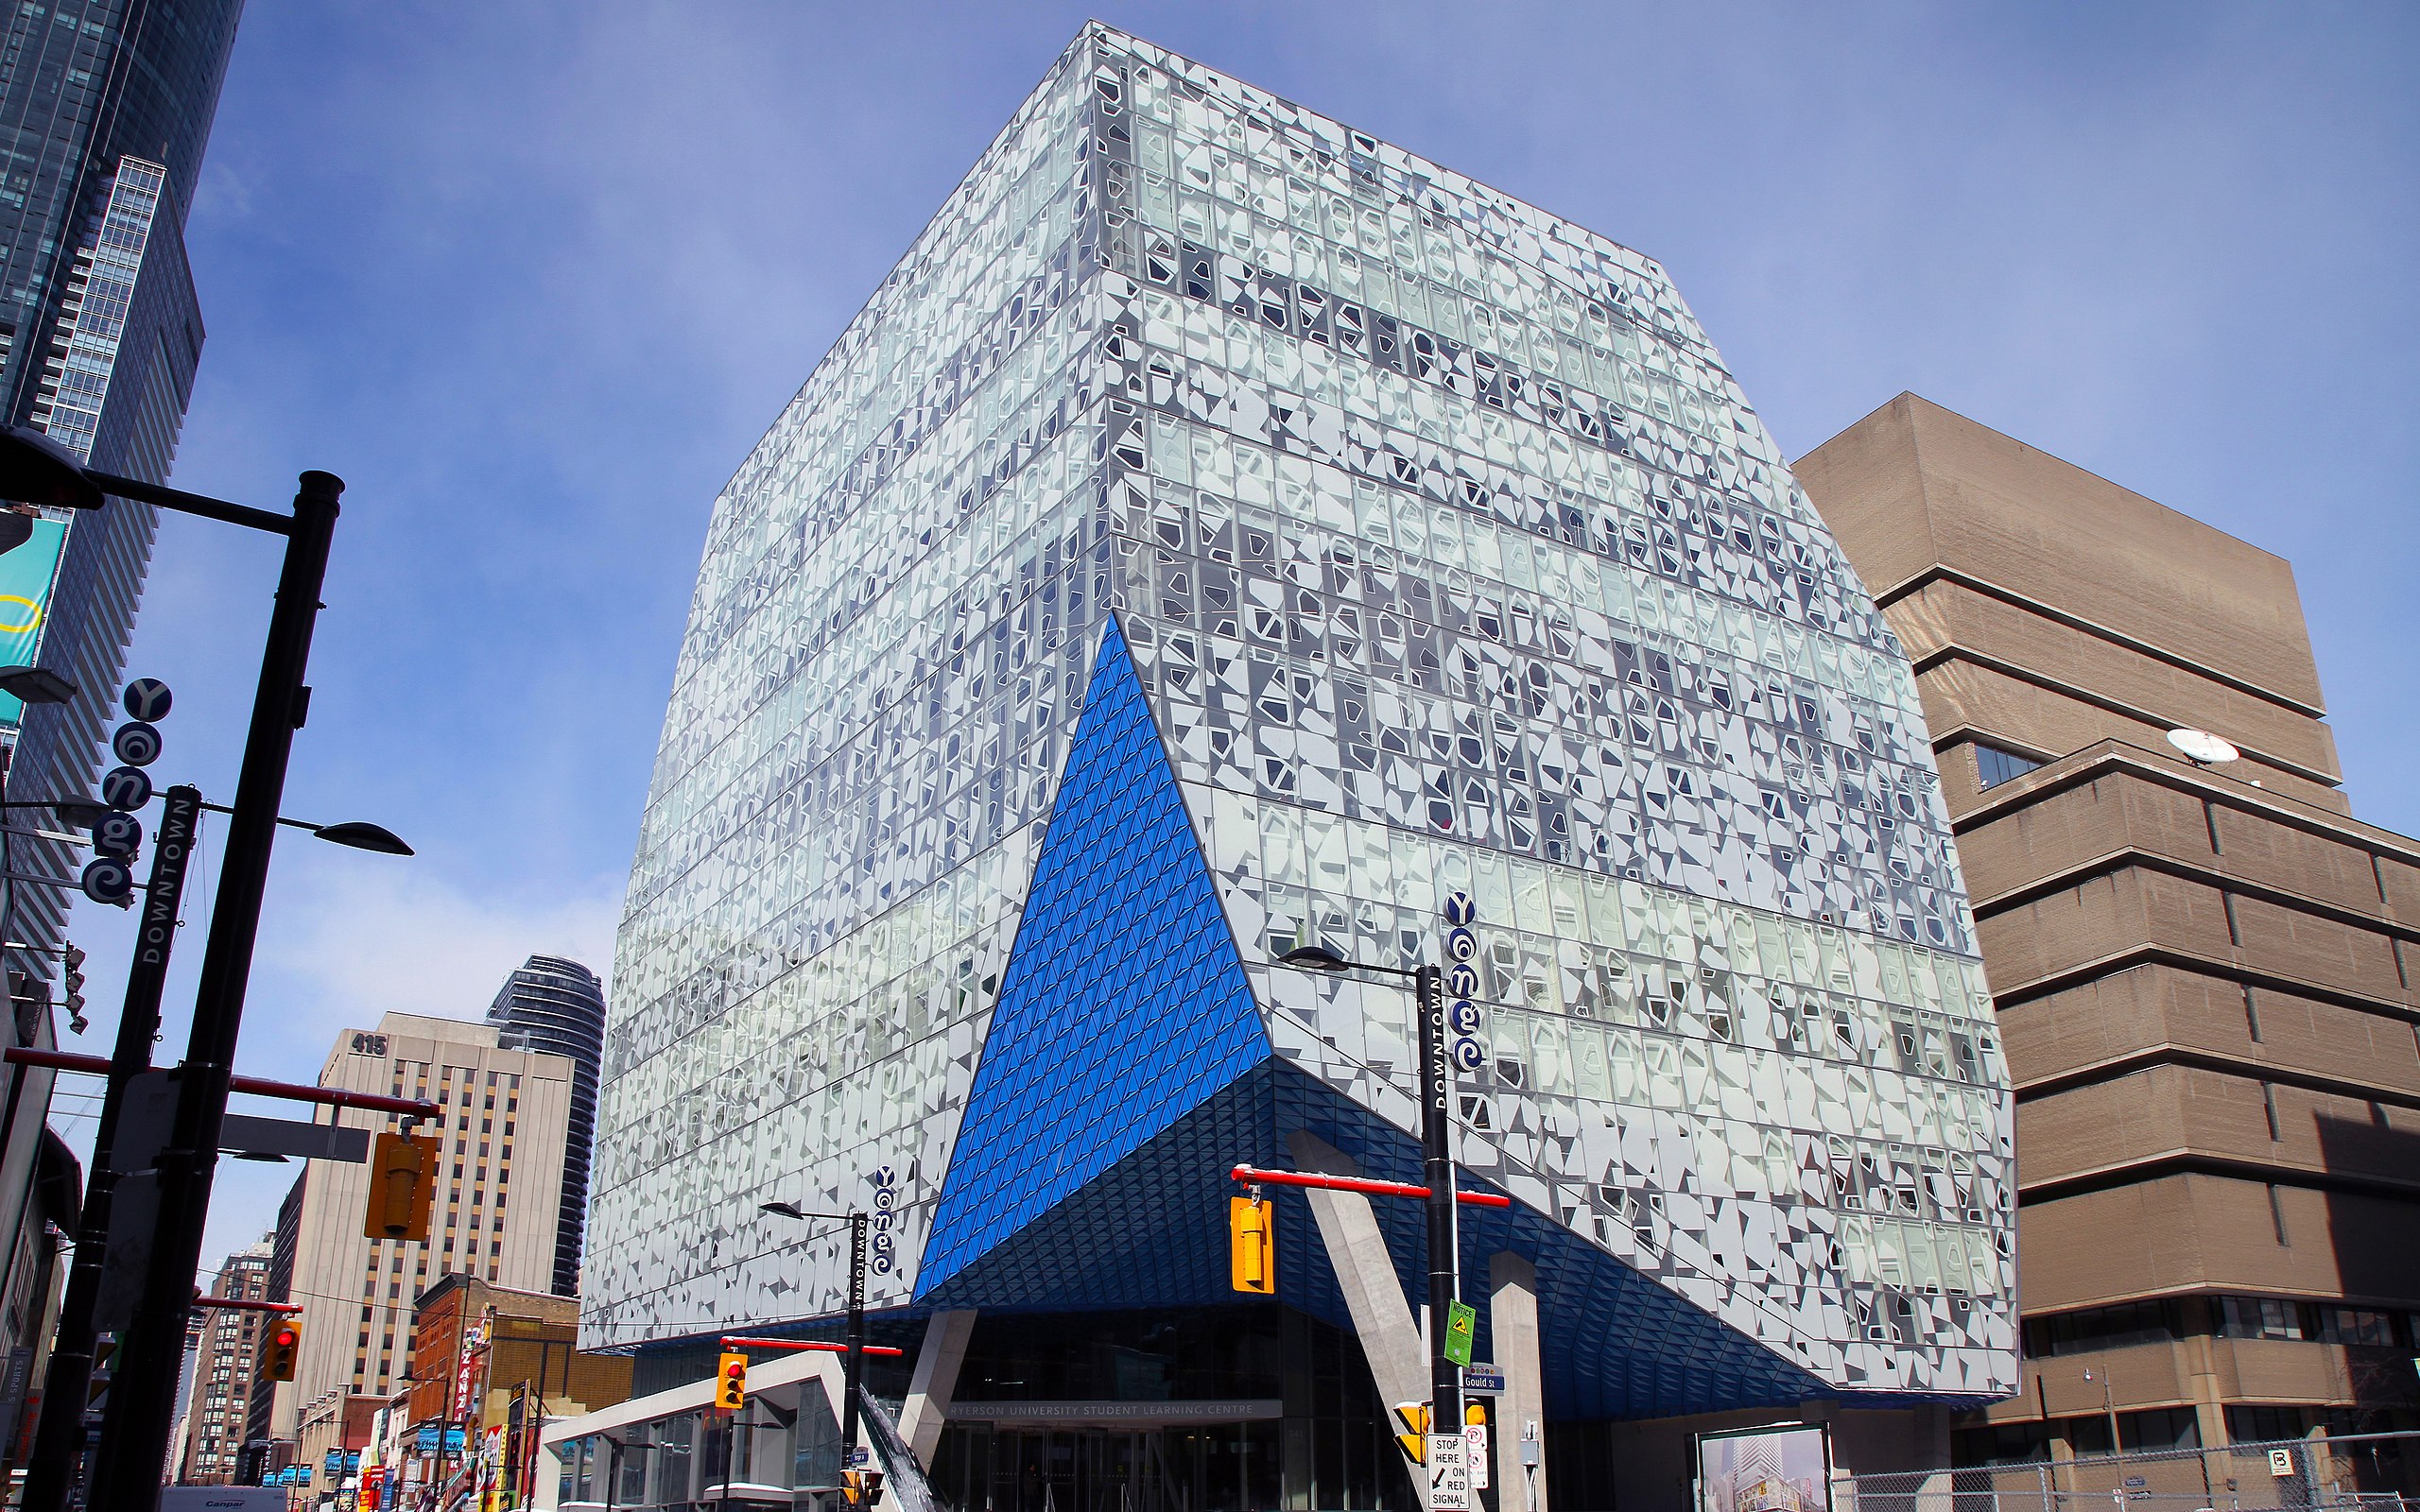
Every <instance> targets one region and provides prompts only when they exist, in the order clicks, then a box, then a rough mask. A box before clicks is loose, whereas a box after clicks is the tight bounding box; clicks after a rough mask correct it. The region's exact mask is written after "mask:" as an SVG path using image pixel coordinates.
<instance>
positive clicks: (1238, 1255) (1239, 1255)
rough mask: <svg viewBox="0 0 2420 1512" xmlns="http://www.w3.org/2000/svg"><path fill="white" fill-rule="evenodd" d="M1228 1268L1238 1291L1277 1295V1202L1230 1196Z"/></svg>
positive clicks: (1263, 1295)
mask: <svg viewBox="0 0 2420 1512" xmlns="http://www.w3.org/2000/svg"><path fill="white" fill-rule="evenodd" d="M1227 1269H1228V1276H1229V1280H1231V1281H1232V1282H1233V1283H1234V1285H1235V1288H1236V1291H1239V1292H1250V1293H1252V1294H1253V1295H1254V1296H1256V1297H1274V1296H1276V1295H1277V1204H1275V1203H1273V1202H1270V1201H1267V1200H1265V1199H1263V1198H1260V1197H1230V1198H1228V1199H1227Z"/></svg>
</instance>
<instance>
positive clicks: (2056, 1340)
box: [2025, 1298, 2185, 1360]
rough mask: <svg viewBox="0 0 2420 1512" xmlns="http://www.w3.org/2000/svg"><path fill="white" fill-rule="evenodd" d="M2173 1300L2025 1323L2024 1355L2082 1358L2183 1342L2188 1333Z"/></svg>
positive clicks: (2094, 1310) (2063, 1314) (2066, 1314)
mask: <svg viewBox="0 0 2420 1512" xmlns="http://www.w3.org/2000/svg"><path fill="white" fill-rule="evenodd" d="M2177 1314H2178V1308H2177V1303H2176V1302H2175V1301H2174V1300H2173V1299H2172V1298H2171V1299H2158V1300H2152V1301H2148V1302H2128V1303H2125V1304H2123V1305H2121V1306H2118V1307H2095V1308H2087V1309H2085V1310H2084V1311H2083V1312H2080V1313H2059V1314H2051V1315H2050V1316H2048V1317H2032V1318H2028V1319H2026V1320H2025V1352H2026V1353H2027V1354H2029V1355H2031V1357H2033V1358H2034V1359H2037V1360H2040V1359H2047V1358H2048V1357H2050V1356H2052V1355H2060V1354H2082V1353H2083V1352H2085V1351H2087V1350H2091V1349H2121V1348H2123V1347H2124V1346H2126V1345H2129V1344H2152V1343H2157V1342H2158V1341H2160V1340H2163V1339H2175V1338H2182V1337H2184V1335H2185V1330H2184V1328H2183V1326H2182V1320H2181V1319H2180V1318H2179V1317H2178V1315H2177Z"/></svg>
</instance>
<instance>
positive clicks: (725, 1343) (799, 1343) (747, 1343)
mask: <svg viewBox="0 0 2420 1512" xmlns="http://www.w3.org/2000/svg"><path fill="white" fill-rule="evenodd" d="M722 1347H723V1348H724V1349H817V1350H821V1352H822V1353H825V1354H846V1353H848V1352H849V1347H848V1346H847V1345H845V1344H826V1343H824V1342H823V1341H822V1340H821V1339H759V1338H754V1337H752V1336H743V1335H740V1334H727V1335H725V1336H724V1338H723V1340H722ZM865 1352H866V1353H868V1354H882V1355H889V1356H890V1357H892V1358H894V1359H897V1358H901V1357H904V1356H905V1355H906V1354H907V1353H908V1351H907V1350H905V1349H892V1348H891V1347H890V1346H889V1345H887V1344H869V1345H867V1346H866V1347H865Z"/></svg>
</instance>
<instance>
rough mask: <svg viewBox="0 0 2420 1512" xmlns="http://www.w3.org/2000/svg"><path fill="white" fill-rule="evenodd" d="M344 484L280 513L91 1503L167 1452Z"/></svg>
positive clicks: (310, 488)
mask: <svg viewBox="0 0 2420 1512" xmlns="http://www.w3.org/2000/svg"><path fill="white" fill-rule="evenodd" d="M343 491H344V483H343V481H342V480H341V479H339V478H337V476H336V475H335V474H333V473H329V472H305V473H303V474H302V479H301V488H300V490H299V491H298V492H297V493H296V494H295V496H294V514H293V516H292V518H291V520H289V521H280V524H282V525H283V526H284V527H285V562H284V564H283V566H282V567H281V568H280V570H279V573H278V582H277V605H276V608H275V609H274V610H272V611H271V612H270V615H269V627H268V646H267V648H266V650H265V651H264V653H263V655H262V658H261V676H260V684H259V688H258V691H257V692H256V693H255V694H254V696H253V700H252V718H251V730H250V732H249V733H248V735H247V736H246V738H245V742H244V761H243V766H242V768H241V770H240V772H239V775H238V776H237V778H236V782H235V801H234V806H233V817H232V818H231V820H230V821H229V823H228V827H227V830H228V833H227V844H226V850H225V851H224V852H223V855H222V859H221V861H220V871H219V879H218V896H217V899H216V904H215V906H214V907H213V909H212V911H211V922H210V937H209V943H208V945H207V946H206V947H205V948H204V950H203V953H202V961H201V983H200V988H199V991H198V992H197V994H196V996H195V1002H194V1018H193V1033H192V1037H191V1039H190V1040H188V1042H187V1047H186V1051H185V1061H184V1067H183V1075H182V1078H181V1079H180V1081H179V1084H178V1088H177V1107H176V1117H175V1122H174V1124H173V1125H172V1131H171V1133H170V1135H169V1138H168V1144H167V1147H166V1148H165V1149H164V1150H162V1151H161V1152H160V1155H159V1160H158V1167H157V1168H158V1171H159V1179H160V1217H159V1225H158V1228H157V1229H156V1231H155V1234H154V1238H153V1243H152V1250H151V1257H150V1263H149V1265H148V1267H147V1270H146V1273H145V1276H144V1282H143V1293H142V1297H141V1300H140V1301H139V1302H138V1303H137V1304H136V1307H135V1313H134V1318H133V1321H132V1323H131V1324H130V1326H129V1327H128V1329H127V1331H126V1334H125V1336H124V1338H122V1339H121V1340H120V1341H119V1345H118V1360H117V1362H116V1365H115V1367H114V1368H113V1369H112V1390H111V1392H110V1403H109V1409H108V1411H107V1413H106V1414H105V1415H104V1417H103V1420H102V1423H101V1442H100V1452H99V1453H98V1455H97V1457H96V1458H95V1463H94V1467H93V1481H92V1491H91V1494H90V1496H89V1497H88V1498H87V1504H89V1505H92V1506H96V1507H108V1508H117V1507H128V1508H133V1507H140V1506H147V1505H148V1504H150V1502H151V1499H152V1494H153V1492H154V1490H155V1488H156V1487H157V1486H159V1484H160V1472H161V1469H162V1468H163V1466H164V1462H165V1461H166V1459H167V1452H168V1435H169V1430H170V1427H171V1426H172V1424H173V1422H174V1420H175V1417H176V1395H177V1378H178V1375H179V1366H180V1364H181V1359H182V1353H183V1346H184V1326H185V1314H186V1313H187V1312H188V1311H189V1309H190V1306H191V1303H192V1297H193V1278H194V1273H195V1272H196V1271H197V1270H198V1269H199V1267H200V1264H201V1244H202V1230H203V1225H204V1224H205V1222H206V1221H207V1219H208V1217H209V1211H210V1189H211V1182H212V1178H213V1177H215V1176H216V1171H217V1164H218V1140H219V1127H220V1124H221V1122H222V1121H223V1119H224V1118H225V1116H226V1112H227V1091H228V1080H229V1078H230V1077H232V1076H233V1074H234V1061H235V1041H236V1038H237V1035H238V1032H239V1031H240V1030H241V1028H242V1027H243V1018H244V994H245V988H246V986H247V984H248V982H249V979H250V977H251V967H252V953H253V948H254V945H255V942H256V937H257V936H258V934H259V931H260V919H261V900H262V897H263V895H264V894H265V893H266V892H267V890H268V866H269V853H270V851H271V849H272V847H273V845H274V843H275V841H276V837H277V816H278V807H279V802H280V799H282V798H283V796H284V794H285V770H286V764H287V761H288V760H289V758H290V757H291V756H292V754H293V750H294V731H295V730H296V729H298V728H299V727H300V726H301V725H302V717H303V713H304V705H305V699H306V696H307V694H306V690H305V688H304V684H303V674H304V669H305V668H306V666H307V665H308V663H309V661H310V655H311V632H312V629H313V627H314V626H315V625H316V623H317V621H318V618H319V611H320V588H321V586H322V585H323V584H324V583H325V581H326V578H327V570H328V548H329V546H330V545H331V543H332V542H333V541H334V539H335V535H336V523H337V497H338V496H339V495H340V494H341V493H342V492H343ZM270 518H272V519H275V518H276V517H274V516H271V517H270Z"/></svg>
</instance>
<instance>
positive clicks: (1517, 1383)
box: [1487, 1250, 1554, 1512]
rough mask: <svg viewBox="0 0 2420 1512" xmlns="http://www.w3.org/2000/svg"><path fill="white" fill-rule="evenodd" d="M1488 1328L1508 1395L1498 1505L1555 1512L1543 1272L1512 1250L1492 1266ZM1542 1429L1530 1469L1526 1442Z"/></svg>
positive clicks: (1498, 1425) (1500, 1436) (1503, 1403)
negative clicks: (1542, 1332)
mask: <svg viewBox="0 0 2420 1512" xmlns="http://www.w3.org/2000/svg"><path fill="white" fill-rule="evenodd" d="M1487 1288H1488V1303H1487V1324H1488V1330H1489V1332H1491V1333H1492V1334H1493V1335H1494V1337H1495V1346H1494V1348H1495V1367H1496V1368H1497V1369H1499V1370H1501V1371H1503V1372H1504V1395H1503V1397H1502V1398H1501V1399H1499V1406H1500V1411H1499V1412H1498V1413H1497V1415H1496V1419H1495V1472H1496V1475H1497V1477H1498V1482H1497V1484H1498V1486H1500V1487H1501V1488H1500V1489H1499V1490H1498V1491H1497V1492H1496V1497H1497V1504H1498V1505H1500V1506H1501V1507H1503V1509H1504V1512H1553V1506H1554V1503H1553V1502H1552V1501H1551V1500H1550V1499H1549V1498H1548V1497H1547V1465H1546V1438H1547V1392H1546V1369H1545V1367H1544V1366H1542V1365H1541V1364H1540V1363H1539V1360H1538V1267H1537V1266H1535V1265H1534V1264H1531V1263H1530V1262H1529V1261H1527V1260H1524V1259H1522V1258H1521V1257H1520V1256H1518V1255H1516V1254H1513V1252H1512V1251H1510V1250H1499V1251H1497V1252H1496V1253H1495V1255H1494V1256H1493V1257H1491V1258H1490V1259H1489V1261H1488V1263H1487ZM1531 1423H1535V1424H1537V1434H1538V1463H1537V1465H1536V1467H1535V1468H1534V1469H1523V1467H1522V1464H1521V1439H1522V1437H1523V1435H1526V1434H1527V1433H1528V1432H1529V1429H1530V1424H1531Z"/></svg>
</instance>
